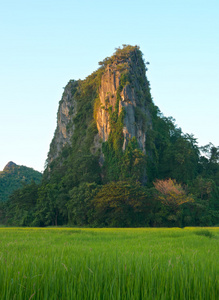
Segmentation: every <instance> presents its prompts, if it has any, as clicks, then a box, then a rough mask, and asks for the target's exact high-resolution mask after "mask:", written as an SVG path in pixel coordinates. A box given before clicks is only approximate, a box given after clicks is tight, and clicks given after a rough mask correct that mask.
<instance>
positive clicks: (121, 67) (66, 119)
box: [47, 46, 152, 165]
mask: <svg viewBox="0 0 219 300" xmlns="http://www.w3.org/2000/svg"><path fill="white" fill-rule="evenodd" d="M127 49H128V50H127ZM101 65H102V66H101V68H100V69H99V70H97V71H96V72H94V73H93V74H97V75H95V76H99V75H100V77H98V78H99V81H98V84H97V81H95V82H96V83H95V84H96V86H97V87H96V94H97V95H96V96H95V97H96V98H95V99H96V100H98V101H96V100H95V101H96V102H95V101H94V102H93V103H91V102H92V101H93V100H86V99H88V98H86V97H87V96H86V97H85V100H83V101H85V102H84V105H85V106H86V105H87V103H88V101H91V102H89V103H91V106H92V107H93V114H94V120H95V122H96V127H97V130H98V133H97V134H96V135H95V137H94V139H93V145H92V146H91V148H90V152H91V153H92V154H93V155H97V153H100V157H99V162H100V165H102V163H103V160H104V156H103V153H102V143H104V142H106V141H108V139H109V136H110V132H111V128H110V126H111V125H110V118H111V115H112V113H113V112H115V110H116V111H118V115H120V114H121V112H124V118H123V129H122V131H123V136H124V140H123V150H125V148H126V147H127V144H128V142H129V140H130V139H132V138H133V137H135V138H136V140H137V142H138V146H139V148H140V149H141V150H142V151H143V152H144V153H145V142H146V137H147V129H148V128H150V127H151V118H150V112H149V104H150V101H152V100H151V98H150V88H149V83H148V81H147V78H146V74H145V72H146V68H145V64H144V62H143V59H142V54H141V52H140V50H139V48H138V47H132V46H130V49H129V48H126V50H125V51H123V50H122V49H121V51H120V50H119V51H117V52H116V53H115V54H114V55H113V56H112V57H110V58H107V59H105V60H104V61H103V62H101ZM92 78H95V77H92ZM89 80H90V79H89V77H87V78H86V79H85V80H84V81H74V80H71V81H70V82H69V83H68V84H67V86H66V87H65V89H64V93H63V96H62V99H61V101H60V104H59V109H58V114H57V128H56V131H55V134H54V138H53V140H52V142H51V145H50V151H49V154H48V159H47V162H48V164H50V163H51V162H52V161H53V160H54V159H55V158H57V157H58V156H59V154H60V153H61V152H62V150H63V147H64V146H65V145H69V146H71V145H72V144H71V143H72V141H73V140H72V137H73V135H74V131H75V124H76V123H74V122H76V119H77V117H78V116H80V118H81V116H82V115H83V114H84V111H83V107H82V106H81V102H80V101H81V100H79V102H80V105H78V104H77V101H78V100H77V97H78V96H75V95H80V94H81V93H83V91H82V90H81V86H83V84H84V85H85V86H88V85H89V84H90V81H89ZM81 83H82V85H81ZM91 84H92V83H91ZM87 88H90V86H89V87H87ZM91 90H92V89H91ZM91 93H93V92H91ZM90 99H91V98H90ZM82 111H83V112H82ZM91 118H92V112H91ZM87 126H89V124H87ZM79 132H80V130H79ZM77 135H80V133H77Z"/></svg>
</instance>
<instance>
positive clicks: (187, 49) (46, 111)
mask: <svg viewBox="0 0 219 300" xmlns="http://www.w3.org/2000/svg"><path fill="white" fill-rule="evenodd" d="M0 42H1V46H0V54H1V55H0V103H1V109H0V143H1V144H0V170H2V169H3V167H4V166H5V165H6V164H7V162H8V161H11V160H12V161H14V162H15V163H17V164H19V165H26V166H28V167H32V168H34V169H36V170H39V171H43V169H44V162H45V160H46V158H47V153H48V151H49V144H50V142H51V139H52V137H53V133H54V130H55V127H56V113H57V109H58V102H59V100H60V99H61V96H62V92H63V87H64V86H65V85H66V84H67V82H68V81H69V80H70V79H79V78H80V79H84V78H85V77H86V76H88V75H89V74H90V73H92V72H93V71H95V70H96V69H97V68H98V61H100V60H103V59H104V58H105V57H106V56H110V55H112V54H113V52H114V49H115V48H116V47H118V46H121V45H122V44H131V45H139V46H140V48H141V51H142V52H143V53H144V57H145V60H146V61H149V62H150V66H149V71H148V72H147V76H148V79H149V81H150V83H151V92H152V96H153V99H154V102H155V104H156V105H157V106H158V107H159V108H160V110H161V111H162V112H163V113H164V115H165V116H172V117H174V118H175V119H176V124H177V125H178V126H179V127H181V128H182V130H183V132H184V133H190V134H191V133H192V134H194V136H195V137H196V138H197V139H198V142H199V145H205V144H207V143H208V142H212V143H213V144H214V145H215V146H218V145H219V134H218V130H219V116H218V115H219V114H218V112H219V1H218V0H208V1H207V0H204V1H203V0H142V1H140V0H135V1H129V0H125V1H123V0H111V1H97V0H92V1H90V0H85V1H84V0H76V1H74V0H51V1H47V0H31V1H30V0H20V1H17V0H7V1H6V0H3V1H2V2H1V10H0Z"/></svg>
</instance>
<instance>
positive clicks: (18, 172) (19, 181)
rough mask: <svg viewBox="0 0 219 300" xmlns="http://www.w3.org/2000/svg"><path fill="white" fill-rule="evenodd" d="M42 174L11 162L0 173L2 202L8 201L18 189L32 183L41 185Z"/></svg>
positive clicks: (0, 197)
mask: <svg viewBox="0 0 219 300" xmlns="http://www.w3.org/2000/svg"><path fill="white" fill-rule="evenodd" d="M41 179H42V174H41V173H40V172H38V171H35V170H33V169H32V168H28V167H25V166H18V165H16V164H15V163H13V162H11V161H10V162H9V163H8V164H7V165H6V166H5V168H4V170H3V171H1V172H0V202H2V201H6V200H8V197H9V196H10V195H11V194H12V193H13V192H14V191H15V190H17V189H19V188H21V187H22V186H24V185H26V184H30V183H31V181H34V182H36V183H37V184H39V183H40V182H41Z"/></svg>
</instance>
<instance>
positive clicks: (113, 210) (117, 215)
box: [92, 181, 153, 227]
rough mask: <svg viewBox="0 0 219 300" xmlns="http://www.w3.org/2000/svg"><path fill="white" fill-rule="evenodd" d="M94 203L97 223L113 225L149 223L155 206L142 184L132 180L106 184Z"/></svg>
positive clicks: (125, 225)
mask: <svg viewBox="0 0 219 300" xmlns="http://www.w3.org/2000/svg"><path fill="white" fill-rule="evenodd" d="M92 203H93V206H94V218H95V220H96V225H99V226H111V227H112V226H113V227H129V226H145V225H148V224H149V222H150V220H149V216H150V214H151V211H152V208H153V200H151V199H149V197H148V195H147V193H146V191H145V189H144V188H143V187H142V186H141V184H140V183H139V182H131V181H118V182H110V183H108V184H105V185H104V186H103V187H102V188H101V189H100V191H99V192H98V193H97V195H96V196H95V197H94V199H93V201H92Z"/></svg>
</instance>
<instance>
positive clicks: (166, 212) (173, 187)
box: [154, 179, 194, 225]
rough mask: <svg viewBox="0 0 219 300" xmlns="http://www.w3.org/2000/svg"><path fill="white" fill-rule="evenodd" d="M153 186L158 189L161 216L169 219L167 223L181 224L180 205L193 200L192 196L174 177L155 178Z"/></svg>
mask: <svg viewBox="0 0 219 300" xmlns="http://www.w3.org/2000/svg"><path fill="white" fill-rule="evenodd" d="M154 186H155V189H156V190H157V191H158V194H157V200H158V201H160V202H161V203H162V205H163V206H162V208H163V209H162V212H163V217H164V218H166V219H167V220H168V221H170V222H169V225H173V224H174V223H176V224H178V225H181V222H182V205H183V204H184V203H189V202H193V201H194V199H193V197H192V196H191V195H188V194H187V192H186V190H185V189H184V188H183V187H182V186H181V184H178V183H177V182H176V181H175V180H174V179H166V180H156V181H155V182H154Z"/></svg>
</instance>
